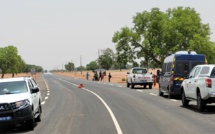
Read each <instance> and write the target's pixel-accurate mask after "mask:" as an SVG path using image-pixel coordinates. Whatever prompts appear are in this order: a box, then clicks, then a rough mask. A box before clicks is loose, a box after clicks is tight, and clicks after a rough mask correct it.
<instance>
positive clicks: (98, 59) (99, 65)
mask: <svg viewBox="0 0 215 134" xmlns="http://www.w3.org/2000/svg"><path fill="white" fill-rule="evenodd" d="M99 57H100V50H99V49H98V65H99V68H101V67H100V63H99Z"/></svg>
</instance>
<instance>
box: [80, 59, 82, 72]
mask: <svg viewBox="0 0 215 134" xmlns="http://www.w3.org/2000/svg"><path fill="white" fill-rule="evenodd" d="M80 69H81V74H82V58H81V56H80Z"/></svg>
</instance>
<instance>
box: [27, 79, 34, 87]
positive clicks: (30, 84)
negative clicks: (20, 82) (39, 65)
mask: <svg viewBox="0 0 215 134" xmlns="http://www.w3.org/2000/svg"><path fill="white" fill-rule="evenodd" d="M28 85H29V87H30V88H33V85H32V83H31V81H30V80H28Z"/></svg>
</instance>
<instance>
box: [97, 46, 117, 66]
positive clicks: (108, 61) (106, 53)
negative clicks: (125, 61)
mask: <svg viewBox="0 0 215 134" xmlns="http://www.w3.org/2000/svg"><path fill="white" fill-rule="evenodd" d="M113 59H114V52H113V50H112V49H110V48H106V49H103V50H102V55H100V56H99V58H98V63H99V66H100V68H104V69H106V70H108V69H110V68H111V66H112V65H113Z"/></svg>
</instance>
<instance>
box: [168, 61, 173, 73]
mask: <svg viewBox="0 0 215 134" xmlns="http://www.w3.org/2000/svg"><path fill="white" fill-rule="evenodd" d="M171 65H172V64H171V63H168V64H167V72H171Z"/></svg>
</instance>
